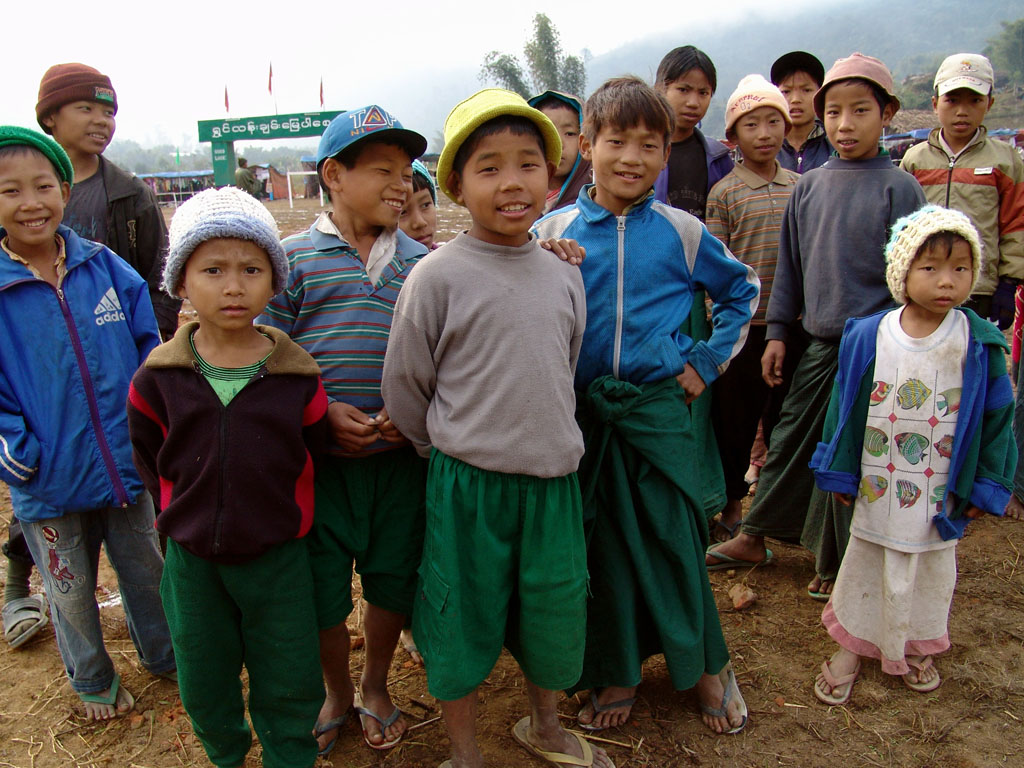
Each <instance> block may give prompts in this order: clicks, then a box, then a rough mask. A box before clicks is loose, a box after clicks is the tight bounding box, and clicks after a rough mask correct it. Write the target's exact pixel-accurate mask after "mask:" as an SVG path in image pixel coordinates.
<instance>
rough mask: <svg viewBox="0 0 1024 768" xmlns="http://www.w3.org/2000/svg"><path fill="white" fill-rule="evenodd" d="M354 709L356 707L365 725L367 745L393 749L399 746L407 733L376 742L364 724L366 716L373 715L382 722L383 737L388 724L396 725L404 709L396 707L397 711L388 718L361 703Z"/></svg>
mask: <svg viewBox="0 0 1024 768" xmlns="http://www.w3.org/2000/svg"><path fill="white" fill-rule="evenodd" d="M352 709H354V710H355V712H356V714H357V715H359V723H360V725H362V727H363V741H365V742H366V746H368V747H369V748H370V749H376V750H385V749H392V748H394V747H397V746H398V742H400V741H401V740H402V738H403V737H404V736H405V734H404V733H403V734H402V735H401V736H399V737H398V738H396V739H392V740H391V741H382V742H381V743H380V744H374V743H373V742H372V741H370V736H369V734H368V733H367V732H366V726H365V725H364V724H363V722H364V721H363V718H364V717H372V718H373V719H374V720H376V721H377V722H378V723H380V734H381V738H383V736H384V731H385V730H387V728H388V726H389V725H394V723H395V722H396V721H397V720H398V718H400V717H401V716H402V710H400V709H399V708H398V707H395V711H394V712H392V713H391V714H390V715H388V716H387V718H382V717H381V716H380V715H378V714H377V713H376V712H374V711H373V710H370V709H367V708H366V707H363V706H361V705H359V704H356V705H354V706H353V707H352Z"/></svg>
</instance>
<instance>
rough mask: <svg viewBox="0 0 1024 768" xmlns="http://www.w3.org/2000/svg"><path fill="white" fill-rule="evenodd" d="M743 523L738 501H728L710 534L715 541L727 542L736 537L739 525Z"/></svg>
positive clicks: (741, 510)
mask: <svg viewBox="0 0 1024 768" xmlns="http://www.w3.org/2000/svg"><path fill="white" fill-rule="evenodd" d="M742 522H743V507H742V506H740V502H739V501H738V500H734V499H730V500H729V501H728V502H727V503H726V505H725V508H724V509H723V510H722V514H721V516H720V517H719V518H718V520H717V521H715V528H714V530H713V531H712V532H711V535H712V538H714V540H715V541H721V542H725V541H729V539H731V538H733V537H734V536H736V534H737V532H738V530H739V526H740V523H742Z"/></svg>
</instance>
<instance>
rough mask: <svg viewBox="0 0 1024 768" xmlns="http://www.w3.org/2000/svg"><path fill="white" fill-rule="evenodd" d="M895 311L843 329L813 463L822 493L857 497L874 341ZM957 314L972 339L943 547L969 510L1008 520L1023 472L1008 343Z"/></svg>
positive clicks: (939, 521)
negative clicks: (1007, 510) (1017, 472)
mask: <svg viewBox="0 0 1024 768" xmlns="http://www.w3.org/2000/svg"><path fill="white" fill-rule="evenodd" d="M889 311H891V310H884V311H882V312H877V313H875V314H873V315H870V316H868V317H862V318H852V319H850V320H848V321H847V323H846V328H845V330H844V331H843V338H842V341H841V342H840V344H839V372H838V373H837V374H836V381H835V385H834V386H833V389H832V400H831V401H830V402H829V407H828V413H827V414H826V416H825V426H824V429H823V434H822V439H823V442H820V443H818V447H817V449H816V450H815V451H814V456H813V458H812V459H811V462H810V467H811V469H813V470H814V477H815V480H816V482H817V484H818V487H819V488H821V489H822V490H823V491H829V492H833V493H845V494H848V495H850V496H856V495H857V494H858V492H859V491H858V487H857V486H858V483H859V482H860V459H861V455H862V453H861V452H862V449H863V446H864V425H865V424H866V423H867V412H868V407H869V399H870V395H871V391H872V389H873V381H874V372H875V340H876V338H877V336H878V325H879V323H880V322H881V320H882V318H883V317H885V315H886V314H887V313H888V312H889ZM958 311H960V312H963V313H964V314H965V315H967V320H968V323H969V325H970V339H969V341H968V346H967V355H966V357H965V360H964V378H963V392H962V394H961V399H960V410H959V414H958V416H957V421H956V431H955V433H954V435H953V454H952V456H951V457H950V462H949V480H948V481H947V483H946V493H945V496H944V497H943V510H944V511H943V512H940V513H938V514H936V515H935V516H934V517H933V518H932V522H933V523H935V527H936V528H937V529H938V531H939V535H940V536H942V538H943V540H945V541H949V540H950V539H958V538H961V537H962V536H963V535H964V530H965V529H966V528H967V523H968V522H969V518H967V517H966V516H965V515H964V512H966V510H967V507H968V506H969V505H974V506H976V507H978V509H981V510H983V511H985V512H988V513H990V514H993V515H1002V514H1003V510H1004V509H1005V508H1006V504H1007V502H1008V501H1009V500H1010V489H1011V488H1013V473H1014V469H1015V468H1016V466H1017V445H1016V443H1015V442H1014V438H1013V432H1012V429H1011V425H1012V422H1013V391H1012V389H1011V387H1010V378H1009V377H1008V376H1007V375H1006V360H1005V358H1004V356H1003V351H1004V350H1008V347H1007V344H1006V339H1004V338H1003V335H1002V334H1001V333H1000V332H999V331H998V330H997V329H996V327H995V326H994V325H993V324H992V323H990V322H988V321H987V320H982V319H981V318H980V317H978V316H977V315H976V314H975V313H974V312H972V311H971V310H969V309H959V310H958ZM950 489H952V492H953V499H952V500H951V499H950ZM949 501H952V502H953V503H952V504H950V503H948V502H949Z"/></svg>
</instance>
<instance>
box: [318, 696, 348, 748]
mask: <svg viewBox="0 0 1024 768" xmlns="http://www.w3.org/2000/svg"><path fill="white" fill-rule="evenodd" d="M352 712H353V709H352V707H349V708H348V711H347V712H345V714H343V715H342V716H341V717H336V718H334V719H333V720H328V721H327V722H326V723H321V722H317V724H316V727H314V728H313V736H314V737H315V738H320V737H321V736H323V735H324V734H325V733H329V732H330V731H333V730H334V729H335V728H337V729H338V736H341V729H342V728H344V727H345V723H347V722H348V719H349V717H351V716H352ZM338 736H335V737H334V738H333V739H331V740H330V741H329V742H327V746H326V747H324V748H323V749H320V750H317V753H316V756H317V757H327V756H328V755H329V754H331V750H332V749H334V745H335V744H337V743H338Z"/></svg>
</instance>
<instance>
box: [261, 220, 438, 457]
mask: <svg viewBox="0 0 1024 768" xmlns="http://www.w3.org/2000/svg"><path fill="white" fill-rule="evenodd" d="M282 245H284V249H285V253H287V255H288V263H289V265H290V273H289V276H288V285H287V287H286V288H285V290H284V292H283V293H281V294H279V295H277V296H275V297H274V298H273V299H272V300H271V302H270V304H268V305H267V308H266V310H265V312H264V313H263V315H261V316H260V317H259V318H258V319H257V322H258V323H262V324H264V325H270V326H273V327H275V328H280V329H281V330H282V331H284V332H285V333H287V334H288V335H289V336H291V338H292V340H293V341H295V342H296V343H297V344H299V346H301V347H302V348H303V349H305V350H306V351H307V352H308V353H309V354H310V355H312V356H313V359H314V360H316V362H317V364H318V365H319V366H320V371H321V378H322V380H323V385H324V390H325V391H326V392H327V398H328V400H330V401H331V402H334V401H341V402H344V403H348V404H349V405H353V406H355V407H356V408H359V409H360V410H361V411H363V413H366V414H367V415H370V416H374V415H376V414H377V413H378V412H379V411H380V410H381V408H383V407H384V400H383V399H382V398H381V394H380V380H381V373H382V371H383V369H384V352H385V351H386V349H387V344H388V335H389V334H390V332H391V318H392V315H393V313H394V310H395V302H396V301H398V292H399V291H400V290H401V288H402V285H403V284H404V283H405V280H406V278H407V277H408V276H409V270H411V269H412V267H413V265H415V264H416V262H417V261H419V260H420V258H422V257H423V255H424V254H426V252H427V251H426V248H424V247H423V246H422V245H420V244H419V243H417V242H416V241H415V240H413V239H412V238H410V237H407V236H406V235H405V234H404V233H402V232H401V231H399V232H398V238H397V243H396V247H395V252H394V253H393V254H392V255H391V258H390V261H389V262H388V265H387V266H386V267H385V268H384V271H383V273H382V274H381V276H380V278H379V279H378V280H377V281H376V283H371V282H370V278H369V277H368V276H367V274H366V268H365V267H364V266H363V262H362V260H361V259H360V258H359V253H358V252H357V251H356V249H355V248H353V247H352V246H350V245H349V244H348V243H346V242H345V241H344V240H341V239H340V238H338V237H337V236H335V235H330V234H326V233H324V232H321V231H319V230H318V229H317V228H316V224H314V225H313V226H311V227H310V228H309V230H308V231H306V232H302V233H300V234H297V235H292V236H291V237H288V238H285V239H284V240H283V241H282ZM394 447H395V445H394V444H393V443H387V442H385V441H383V440H378V441H377V442H375V443H373V444H372V445H370V446H369V447H368V448H366V449H364V450H363V451H361V452H360V453H358V454H353V453H349V452H345V451H342V449H341V447H340V446H339V445H337V444H336V443H334V442H333V441H332V442H331V444H330V445H329V447H328V452H329V453H332V454H334V455H344V456H349V457H351V456H357V455H368V454H371V453H379V452H381V451H386V450H390V449H393V448H394Z"/></svg>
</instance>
